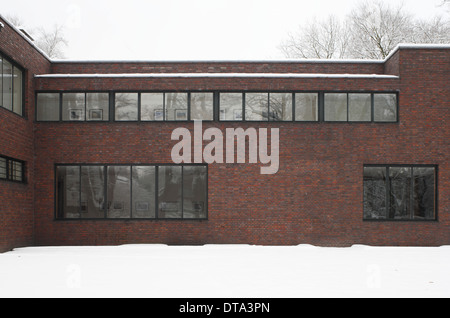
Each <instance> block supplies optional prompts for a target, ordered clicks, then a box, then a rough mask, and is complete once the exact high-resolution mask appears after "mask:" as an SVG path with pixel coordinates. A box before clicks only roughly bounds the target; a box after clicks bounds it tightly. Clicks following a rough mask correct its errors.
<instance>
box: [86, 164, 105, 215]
mask: <svg viewBox="0 0 450 318" xmlns="http://www.w3.org/2000/svg"><path fill="white" fill-rule="evenodd" d="M104 208H105V176H104V169H103V167H98V166H95V167H90V166H84V167H81V207H80V210H81V218H83V219H103V218H104V217H105V210H104Z"/></svg>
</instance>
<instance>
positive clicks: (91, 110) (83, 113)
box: [36, 93, 109, 121]
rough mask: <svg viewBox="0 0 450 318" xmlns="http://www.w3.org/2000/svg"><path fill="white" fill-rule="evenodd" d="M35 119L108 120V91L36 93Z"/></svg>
mask: <svg viewBox="0 0 450 318" xmlns="http://www.w3.org/2000/svg"><path fill="white" fill-rule="evenodd" d="M36 100H37V102H36V120H37V121H61V120H62V121H109V93H38V94H37V97H36Z"/></svg>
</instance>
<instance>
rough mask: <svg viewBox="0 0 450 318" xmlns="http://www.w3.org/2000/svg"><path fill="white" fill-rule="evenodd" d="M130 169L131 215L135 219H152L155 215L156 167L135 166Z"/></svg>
mask: <svg viewBox="0 0 450 318" xmlns="http://www.w3.org/2000/svg"><path fill="white" fill-rule="evenodd" d="M132 171H133V173H132V180H133V185H132V189H133V193H132V198H133V202H132V209H133V213H132V217H133V218H136V219H154V218H155V217H156V213H155V206H156V203H155V193H156V189H155V185H156V179H155V178H156V168H155V167H152V166H136V167H133V168H132Z"/></svg>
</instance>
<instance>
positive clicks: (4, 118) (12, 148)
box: [0, 19, 50, 252]
mask: <svg viewBox="0 0 450 318" xmlns="http://www.w3.org/2000/svg"><path fill="white" fill-rule="evenodd" d="M0 21H1V22H2V23H3V24H4V29H2V30H1V32H0V51H1V53H2V55H4V56H6V57H7V58H8V59H9V60H11V61H13V62H14V63H16V64H18V65H20V66H22V67H23V68H25V70H26V71H25V73H24V77H25V87H24V91H25V92H26V93H25V95H24V96H25V100H24V103H25V118H23V117H20V116H18V115H16V114H14V113H12V112H10V111H7V110H6V109H3V108H0V136H2V137H1V138H0V154H1V155H5V156H9V157H12V158H16V159H20V160H23V161H26V172H27V174H26V177H27V181H28V182H27V184H15V183H10V182H6V181H0V252H2V251H6V250H9V249H11V248H14V247H18V246H28V245H33V244H34V191H33V189H34V133H33V118H34V74H40V73H45V72H49V70H50V62H49V61H48V60H47V59H46V58H45V57H44V56H42V54H40V53H39V52H37V51H36V50H35V49H34V48H33V46H32V45H30V44H29V43H28V42H27V41H26V40H25V39H24V38H23V37H22V36H20V35H19V34H17V33H16V32H15V31H14V30H13V29H12V28H11V26H10V25H9V24H8V23H7V22H5V21H3V20H1V19H0Z"/></svg>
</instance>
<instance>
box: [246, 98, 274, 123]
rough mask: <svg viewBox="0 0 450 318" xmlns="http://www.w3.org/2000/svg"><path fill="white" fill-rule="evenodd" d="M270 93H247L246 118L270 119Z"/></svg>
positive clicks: (254, 119)
mask: <svg viewBox="0 0 450 318" xmlns="http://www.w3.org/2000/svg"><path fill="white" fill-rule="evenodd" d="M268 111H269V94H268V93H247V94H245V120H247V121H268V117H269V113H268Z"/></svg>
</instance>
